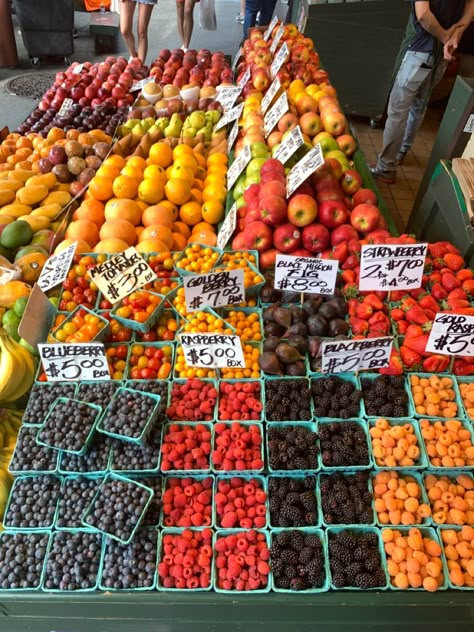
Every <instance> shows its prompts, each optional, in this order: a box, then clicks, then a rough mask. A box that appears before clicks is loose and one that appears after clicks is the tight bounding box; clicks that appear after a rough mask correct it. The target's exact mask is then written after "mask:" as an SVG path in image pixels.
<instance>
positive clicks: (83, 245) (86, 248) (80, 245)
mask: <svg viewBox="0 0 474 632" xmlns="http://www.w3.org/2000/svg"><path fill="white" fill-rule="evenodd" d="M75 241H76V240H75V239H63V240H62V241H61V242H60V243H59V244H58V245H57V246H56V249H55V251H54V254H57V253H58V252H61V250H65V249H66V248H69V246H72V244H73V243H74V242H75ZM90 251H91V247H90V245H89V244H88V243H87V241H84V240H83V239H81V240H79V241H77V242H76V250H75V253H76V254H82V253H83V252H90Z"/></svg>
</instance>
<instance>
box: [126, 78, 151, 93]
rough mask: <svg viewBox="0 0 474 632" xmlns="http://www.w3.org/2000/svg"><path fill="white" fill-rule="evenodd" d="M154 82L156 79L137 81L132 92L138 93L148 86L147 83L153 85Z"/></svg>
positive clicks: (131, 89) (133, 84)
mask: <svg viewBox="0 0 474 632" xmlns="http://www.w3.org/2000/svg"><path fill="white" fill-rule="evenodd" d="M152 81H155V77H146V79H140V81H135V83H132V87H131V88H130V92H137V91H138V90H141V89H142V88H143V86H146V84H147V83H151V82H152Z"/></svg>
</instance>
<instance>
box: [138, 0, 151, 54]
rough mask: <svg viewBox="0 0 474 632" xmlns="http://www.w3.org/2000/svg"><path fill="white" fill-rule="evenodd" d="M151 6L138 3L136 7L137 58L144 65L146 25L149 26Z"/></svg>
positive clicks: (146, 36) (146, 41) (146, 49)
mask: <svg viewBox="0 0 474 632" xmlns="http://www.w3.org/2000/svg"><path fill="white" fill-rule="evenodd" d="M153 7H154V5H153V4H143V3H140V5H139V7H138V57H139V58H140V59H141V60H142V62H143V63H145V59H146V54H147V52H148V25H149V24H150V18H151V14H152V12H153Z"/></svg>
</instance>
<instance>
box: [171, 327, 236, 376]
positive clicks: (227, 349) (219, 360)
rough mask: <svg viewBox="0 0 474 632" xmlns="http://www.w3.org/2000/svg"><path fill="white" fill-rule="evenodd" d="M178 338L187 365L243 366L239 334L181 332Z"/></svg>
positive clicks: (223, 367)
mask: <svg viewBox="0 0 474 632" xmlns="http://www.w3.org/2000/svg"><path fill="white" fill-rule="evenodd" d="M180 339H181V345H182V347H183V353H184V358H185V360H186V364H187V365H188V366H197V367H199V366H200V367H205V368H208V369H209V368H214V369H228V368H242V369H244V368H245V358H244V352H243V350H242V343H241V342H240V338H239V336H233V335H232V336H225V335H219V334H181V335H180Z"/></svg>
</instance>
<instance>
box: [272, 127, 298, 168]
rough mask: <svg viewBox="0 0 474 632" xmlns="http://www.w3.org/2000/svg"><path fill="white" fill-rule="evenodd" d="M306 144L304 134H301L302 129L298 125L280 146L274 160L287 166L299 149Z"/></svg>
mask: <svg viewBox="0 0 474 632" xmlns="http://www.w3.org/2000/svg"><path fill="white" fill-rule="evenodd" d="M303 144H304V139H303V134H302V133H301V127H300V126H299V125H297V126H296V127H295V128H293V129H292V130H291V132H290V133H289V134H288V135H287V136H285V139H284V140H283V141H282V142H281V143H280V146H279V147H278V149H277V150H276V151H275V154H274V156H273V157H274V158H276V159H277V160H279V161H280V162H282V163H283V164H285V162H286V161H287V160H289V159H290V158H291V156H292V155H293V154H294V153H295V151H298V149H299V148H300V147H301V146H302V145H303Z"/></svg>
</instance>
